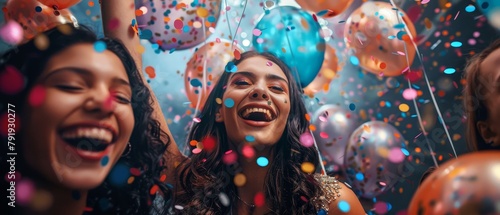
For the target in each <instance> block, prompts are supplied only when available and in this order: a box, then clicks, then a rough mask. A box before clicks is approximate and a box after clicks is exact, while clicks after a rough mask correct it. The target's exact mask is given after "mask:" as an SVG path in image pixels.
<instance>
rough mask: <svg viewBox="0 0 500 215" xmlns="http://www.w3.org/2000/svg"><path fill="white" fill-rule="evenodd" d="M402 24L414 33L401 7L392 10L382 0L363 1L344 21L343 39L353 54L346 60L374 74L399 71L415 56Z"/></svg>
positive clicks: (413, 28)
mask: <svg viewBox="0 0 500 215" xmlns="http://www.w3.org/2000/svg"><path fill="white" fill-rule="evenodd" d="M396 14H399V16H396ZM400 17H401V18H402V21H401V24H400V23H399V20H400V19H399V18H400ZM403 23H404V24H403ZM405 25H406V26H407V27H408V29H409V30H410V33H411V35H412V36H413V37H415V36H416V35H417V34H416V32H415V27H414V26H413V23H412V22H411V21H410V20H409V18H408V16H407V15H406V14H405V13H404V12H403V11H402V10H401V9H398V10H397V11H396V10H394V8H393V7H392V6H391V4H389V3H385V2H365V3H364V4H363V5H361V7H360V8H358V9H357V10H355V11H354V12H353V13H352V14H351V16H350V17H349V19H347V21H346V25H345V29H344V40H345V42H346V45H347V47H349V48H350V49H351V51H352V52H353V54H354V56H351V59H350V61H351V62H352V63H353V64H355V65H356V64H358V62H359V65H360V66H361V68H363V69H365V70H367V71H368V72H371V73H374V74H377V75H379V74H380V73H383V75H385V76H398V75H401V74H402V72H403V71H405V70H406V68H407V67H408V66H411V64H412V63H413V59H414V58H415V48H414V46H413V44H412V43H411V39H410V37H409V35H407V33H408V32H406V30H405V29H404V26H405ZM405 46H406V51H405ZM407 57H408V60H409V62H407V60H406V59H407Z"/></svg>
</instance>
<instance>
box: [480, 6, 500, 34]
mask: <svg viewBox="0 0 500 215" xmlns="http://www.w3.org/2000/svg"><path fill="white" fill-rule="evenodd" d="M477 6H478V7H479V8H481V10H482V11H483V13H484V15H485V16H486V17H487V18H488V20H489V22H490V24H491V25H492V26H493V27H495V28H496V29H497V30H500V22H499V21H498V20H495V19H498V18H496V17H498V16H499V14H500V1H499V0H477Z"/></svg>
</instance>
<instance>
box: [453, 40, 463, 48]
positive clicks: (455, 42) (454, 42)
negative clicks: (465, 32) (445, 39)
mask: <svg viewBox="0 0 500 215" xmlns="http://www.w3.org/2000/svg"><path fill="white" fill-rule="evenodd" d="M450 45H451V46H452V47H455V48H458V47H460V46H462V43H461V42H458V41H453V42H451V44H450Z"/></svg>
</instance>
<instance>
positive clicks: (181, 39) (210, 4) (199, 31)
mask: <svg viewBox="0 0 500 215" xmlns="http://www.w3.org/2000/svg"><path fill="white" fill-rule="evenodd" d="M142 2H143V3H142V4H136V9H137V11H136V15H137V22H138V23H139V27H140V28H141V33H140V36H141V38H142V39H148V40H149V41H150V42H151V43H157V44H158V45H160V47H161V49H163V50H172V49H176V50H182V49H188V48H192V47H194V46H197V45H199V44H200V43H202V42H203V41H205V40H206V39H207V38H208V37H209V36H210V34H211V33H210V31H209V28H215V26H216V24H217V20H219V14H220V8H221V1H220V0H216V1H202V2H200V3H198V1H194V2H193V1H192V0H189V1H188V0H150V1H142ZM205 2H206V3H205Z"/></svg>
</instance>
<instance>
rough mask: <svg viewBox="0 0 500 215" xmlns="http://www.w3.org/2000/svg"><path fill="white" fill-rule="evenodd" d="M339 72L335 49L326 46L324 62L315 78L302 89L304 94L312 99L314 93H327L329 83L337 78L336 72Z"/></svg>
mask: <svg viewBox="0 0 500 215" xmlns="http://www.w3.org/2000/svg"><path fill="white" fill-rule="evenodd" d="M339 70H340V69H339V66H338V59H337V55H336V54H335V49H334V48H332V47H331V46H328V45H327V46H326V49H325V60H323V64H322V65H321V69H320V70H319V73H318V75H316V78H314V80H313V81H312V82H311V83H310V84H309V85H307V87H306V88H304V94H306V95H308V96H310V97H313V96H314V94H315V93H317V92H319V91H321V90H324V91H325V92H327V91H328V89H329V87H330V82H332V80H333V79H334V78H335V77H336V76H337V71H339Z"/></svg>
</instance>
